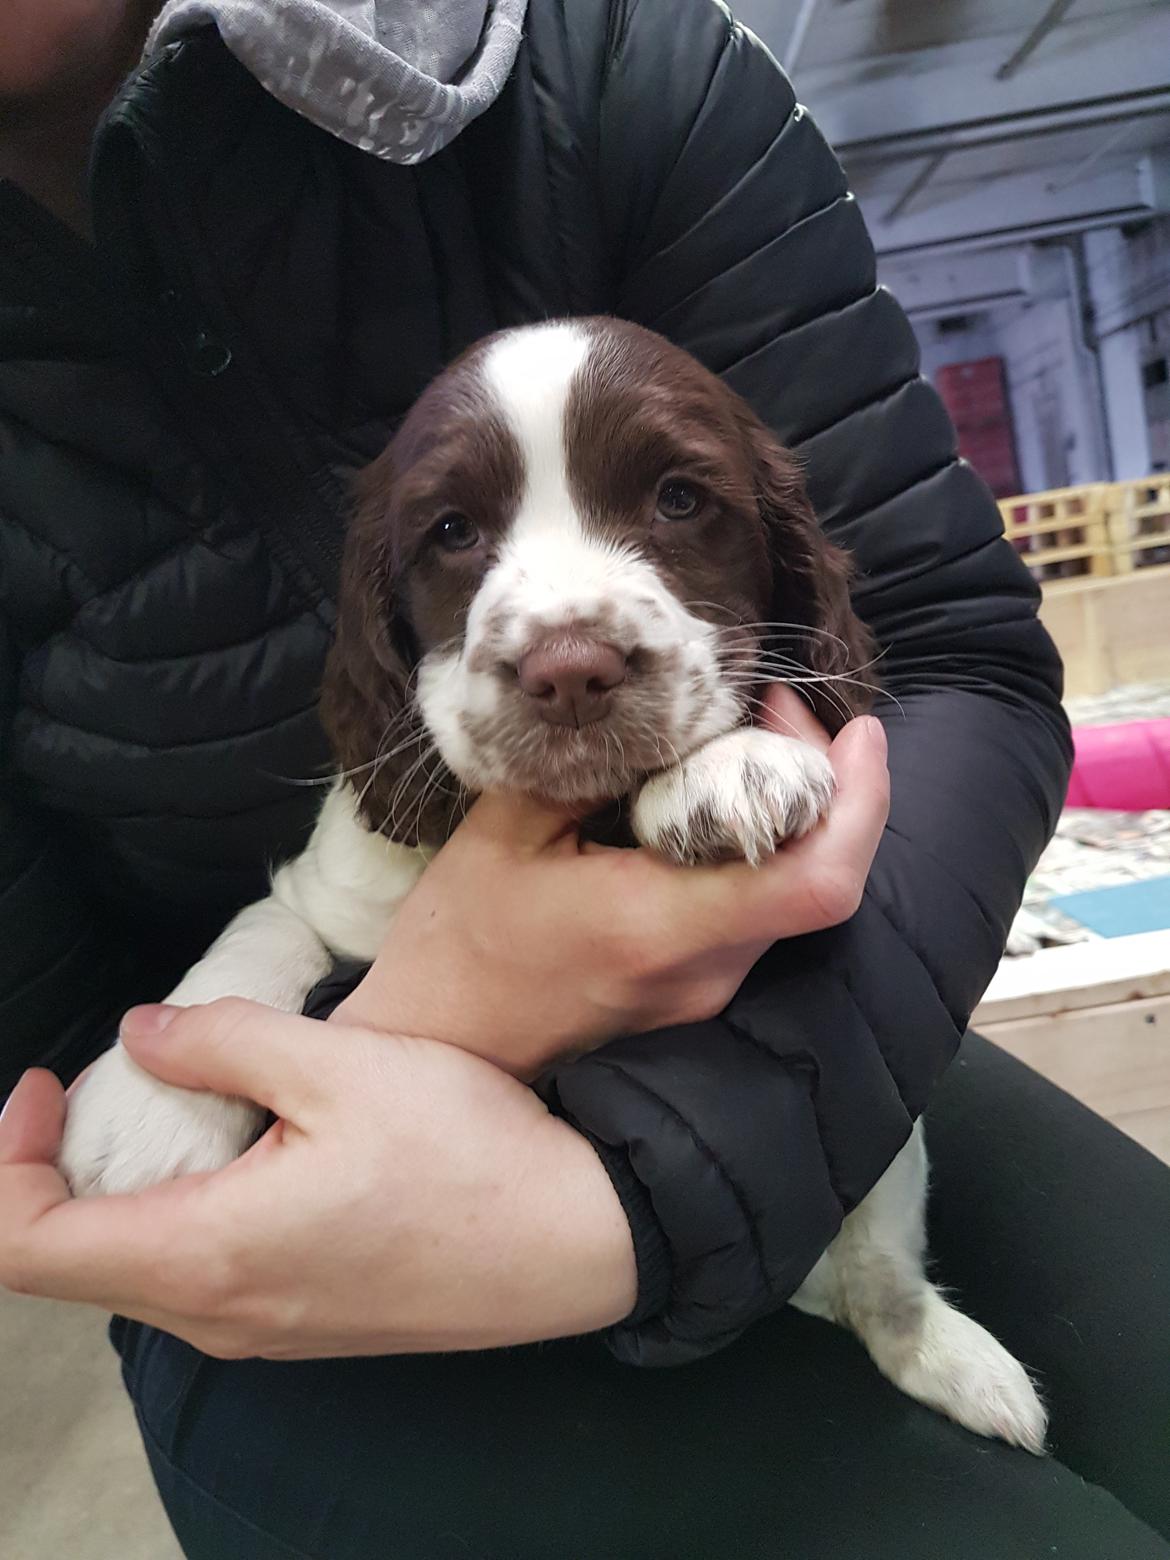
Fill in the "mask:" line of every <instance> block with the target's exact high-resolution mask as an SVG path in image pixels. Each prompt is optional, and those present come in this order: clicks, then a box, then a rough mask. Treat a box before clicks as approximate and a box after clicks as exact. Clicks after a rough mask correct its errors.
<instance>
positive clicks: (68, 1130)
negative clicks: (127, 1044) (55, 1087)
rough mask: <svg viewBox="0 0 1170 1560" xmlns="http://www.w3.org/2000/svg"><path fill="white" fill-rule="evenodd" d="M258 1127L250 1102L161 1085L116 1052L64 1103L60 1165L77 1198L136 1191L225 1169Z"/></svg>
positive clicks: (256, 1111) (257, 1115)
mask: <svg viewBox="0 0 1170 1560" xmlns="http://www.w3.org/2000/svg"><path fill="white" fill-rule="evenodd" d="M263 1121H264V1112H263V1111H262V1110H261V1109H260V1108H259V1107H258V1106H256V1105H253V1104H251V1103H250V1102H249V1101H247V1100H239V1099H225V1098H224V1097H223V1096H222V1095H219V1094H204V1093H199V1092H196V1091H195V1090H193V1089H176V1088H174V1087H172V1085H170V1084H168V1083H162V1082H160V1081H159V1079H157V1078H153V1077H151V1075H150V1074H149V1073H148V1072H145V1071H144V1070H143V1069H142V1068H141V1067H139V1066H138V1064H137V1063H136V1062H134V1061H132V1060H131V1059H130V1057H129V1056H128V1055H127V1053H126V1052H125V1051H124V1050H123V1048H122V1047H121V1046H120V1045H116V1046H114V1048H113V1049H112V1050H110V1051H107V1052H106V1054H105V1055H104V1056H103V1057H101V1058H100V1060H99V1061H97V1062H95V1063H94V1066H93V1068H92V1069H91V1071H90V1072H89V1073H88V1074H87V1076H86V1078H85V1079H84V1081H83V1082H82V1083H81V1084H80V1086H79V1087H78V1089H77V1091H76V1093H75V1094H74V1095H73V1097H72V1099H71V1100H70V1101H69V1110H68V1114H67V1115H66V1118H65V1135H64V1138H63V1139H62V1143H61V1152H60V1154H59V1156H58V1160H57V1163H58V1167H59V1169H60V1170H61V1173H62V1175H64V1177H65V1179H66V1180H67V1181H68V1182H69V1185H70V1187H71V1188H72V1191H73V1195H74V1196H75V1197H100V1196H105V1195H108V1194H110V1193H114V1192H140V1191H143V1190H144V1189H145V1188H146V1187H148V1186H155V1185H157V1183H158V1182H159V1181H170V1180H173V1179H174V1177H175V1176H179V1175H190V1174H191V1173H192V1172H194V1171H197V1170H219V1169H221V1168H222V1167H223V1166H224V1165H227V1164H230V1163H231V1161H232V1160H233V1159H236V1158H238V1157H239V1155H240V1154H242V1153H243V1152H244V1150H245V1149H246V1148H247V1147H248V1145H249V1144H250V1143H251V1142H252V1140H253V1139H254V1138H255V1136H256V1134H257V1132H258V1131H259V1129H260V1127H261V1125H262V1124H263Z"/></svg>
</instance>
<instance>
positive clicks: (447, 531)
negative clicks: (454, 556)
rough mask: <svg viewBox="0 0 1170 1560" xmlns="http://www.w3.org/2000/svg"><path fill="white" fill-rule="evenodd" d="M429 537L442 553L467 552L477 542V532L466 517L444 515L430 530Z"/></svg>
mask: <svg viewBox="0 0 1170 1560" xmlns="http://www.w3.org/2000/svg"><path fill="white" fill-rule="evenodd" d="M431 536H432V537H433V538H434V540H435V542H436V544H437V545H438V546H439V547H441V548H442V549H443V551H444V552H467V550H468V549H469V548H471V547H474V546H475V544H476V543H477V542H478V541H479V532H478V531H477V530H476V528H475V526H473V525H472V523H471V521H470V520H469V519H468V518H467V516H466V515H461V514H457V513H455V512H452V513H451V514H449V515H444V516H443V518H442V519H441V520H439V521H437V522H436V524H435V525H434V526H433V527H432V529H431Z"/></svg>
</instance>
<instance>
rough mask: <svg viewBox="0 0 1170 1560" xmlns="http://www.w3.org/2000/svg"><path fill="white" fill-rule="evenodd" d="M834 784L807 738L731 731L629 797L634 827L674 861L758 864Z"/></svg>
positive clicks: (807, 818)
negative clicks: (731, 860)
mask: <svg viewBox="0 0 1170 1560" xmlns="http://www.w3.org/2000/svg"><path fill="white" fill-rule="evenodd" d="M833 790H834V780H833V771H832V768H831V766H830V764H829V761H828V759H827V758H826V757H825V756H824V754H822V753H819V752H818V751H817V749H816V748H814V747H810V746H809V744H808V743H806V742H800V741H797V740H795V739H794V738H792V737H783V736H779V735H777V734H776V733H774V732H770V731H757V730H754V729H752V730H745V731H733V732H730V733H729V734H728V735H727V736H725V737H719V738H717V739H716V740H715V741H714V742H709V743H708V744H707V745H706V747H703V748H700V749H699V750H698V752H696V753H692V754H691V755H690V756H689V757H688V758H685V759H684V760H683V761H682V763H681V764H677V765H674V766H673V767H672V768H670V769H666V770H663V771H662V773H661V774H657V775H654V776H652V777H651V779H649V780H648V781H647V782H646V784H645V785H644V786H643V787H642V789H641V791H640V792H639V794H638V798H637V801H636V802H635V804H634V812H633V826H634V833H635V835H636V836H637V838H638V840H639V841H640V842H641V843H642V844H643V845H647V846H649V847H650V848H651V849H653V850H656V851H658V852H659V854H660V855H663V856H666V857H668V858H669V859H670V860H673V861H679V862H684V863H695V862H701V861H723V860H727V859H729V858H742V859H743V860H745V861H750V862H751V863H752V864H753V865H758V864H759V862H761V861H763V860H764V859H765V858H766V857H768V856H770V855H771V854H772V852H773V851H774V850H775V849H776V847H777V845H779V844H781V843H782V842H783V841H784V840H788V839H799V838H800V836H801V835H803V834H807V833H808V832H809V830H810V829H812V828H814V827H815V825H816V824H817V823H818V822H819V821H820V819H821V818H822V817H823V816H824V814H825V812H826V811H827V810H828V807H829V803H830V802H831V801H832V798H833Z"/></svg>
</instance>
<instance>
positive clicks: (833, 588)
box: [747, 417, 875, 736]
mask: <svg viewBox="0 0 1170 1560" xmlns="http://www.w3.org/2000/svg"><path fill="white" fill-rule="evenodd" d="M747 432H748V439H749V442H750V444H751V449H752V456H753V464H754V470H755V482H756V501H757V503H758V504H759V508H760V516H761V519H762V520H763V523H764V529H765V531H766V533H767V538H768V552H769V556H770V558H771V563H772V603H771V609H770V616H771V618H772V620H773V622H774V623H775V624H777V625H781V624H790V625H796V626H795V628H784V627H779V626H777V627H776V628H774V629H773V631H772V633H771V635H770V636H766V637H765V638H764V649H765V651H766V652H767V651H772V652H774V660H775V667H776V670H775V675H776V677H777V679H779V680H783V677H784V667H783V663H784V661H785V660H788V661H790V662H791V661H795V662H797V663H798V665H799V667H801V668H803V669H804V670H805V672H806V673H809V674H812V676H814V677H821V678H824V679H825V680H824V681H823V682H796V683H795V687H796V691H797V692H798V693H800V694H801V695H803V696H804V697H806V698H807V700H808V702H809V704H811V706H812V708H813V712H814V713H815V715H816V716H817V719H818V720H819V721H820V722H821V724H822V725H823V726H824V727H825V728H826V730H827V731H828V732H829V733H830V734H831V735H833V736H835V735H836V734H837V732H838V731H840V729H841V727H842V726H843V725H844V724H845V723H846V721H848V720H850V719H852V717H853V716H854V715H862V714H864V713H865V711H866V710H867V709H868V708H869V706H870V704H871V703H872V700H873V695H872V692H871V690H870V688H868V687H863V686H859V682H858V681H854V680H853V679H859V680H860V682H861V683H870V684H872V683H873V682H874V680H875V679H874V674H873V670H872V667H871V666H870V664H869V663H870V662H871V661H872V660H873V654H874V641H873V638H872V636H871V634H870V632H869V630H868V629H867V628H866V626H865V624H864V623H862V621H861V619H860V618H859V617H858V616H857V614H856V613H855V612H854V610H853V606H852V603H851V602H850V599H849V580H850V577H851V575H852V564H851V561H850V558H849V555H848V554H847V553H845V552H843V551H842V549H841V548H840V547H835V546H834V545H833V544H832V542H830V541H828V540H827V538H826V537H825V534H824V532H823V531H822V530H821V528H820V525H819V524H818V523H817V517H816V515H815V514H814V513H813V509H812V505H811V504H810V503H809V499H808V493H807V491H806V489H805V485H804V476H803V473H802V471H801V468H800V465H799V462H798V461H797V460H796V459H795V457H794V456H793V455H791V454H790V453H789V451H787V450H786V449H785V448H784V446H783V445H782V444H781V443H780V442H779V440H778V439H777V438H776V437H775V435H774V434H772V433H771V431H770V430H769V429H767V428H766V427H765V426H764V425H763V423H761V422H759V421H758V420H757V419H756V418H755V417H752V418H751V420H750V423H749V425H748V430H747ZM802 629H804V630H805V631H804V632H801V630H802ZM800 675H801V673H800V671H797V670H795V669H792V676H793V678H794V680H795V679H796V678H798V677H799V676H800Z"/></svg>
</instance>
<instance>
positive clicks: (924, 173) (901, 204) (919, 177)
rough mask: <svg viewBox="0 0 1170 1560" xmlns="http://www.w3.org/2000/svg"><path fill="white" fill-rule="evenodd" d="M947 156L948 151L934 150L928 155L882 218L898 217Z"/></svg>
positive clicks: (890, 219) (889, 220)
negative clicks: (931, 154)
mask: <svg viewBox="0 0 1170 1560" xmlns="http://www.w3.org/2000/svg"><path fill="white" fill-rule="evenodd" d="M948 156H949V153H947V152H945V151H944V152H935V153H934V154H933V156H931V157H928V158H927V159H926V161H925V162H924V163H923V165H922V167H921V168H919V170H918V172H917V173H916V174H915V175H914V177H913V178H912V179H911V180H910V183H909V184H908V185H907V186H906V188H905V189H904V190H903V191H902V193H901V194H900V195H899V196H898V198H897V200H896V201H895V202H894V204H893V205H892V206H891V207H890V209H889V211H887V212H886V214H885V216H884V217H883V219H882V220H883V221H884V222H893V220H894V218H895V217H900V216H901V215H902V213H903V212H904V211H905V210H906V207H907V206H908V205H909V204H910V202H911V201H912V200H913V199H914V197H915V196H916V195H918V194H920V193H921V192H922V191H923V190H924V189H925V188H926V186H927V185H928V184H929V183H930V181H931V179H933V178H934V176H935V174H936V173H937V172H938V170H939V169H940V168H941V167H942V165H943V163H944V162H946V160H947V157H948Z"/></svg>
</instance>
